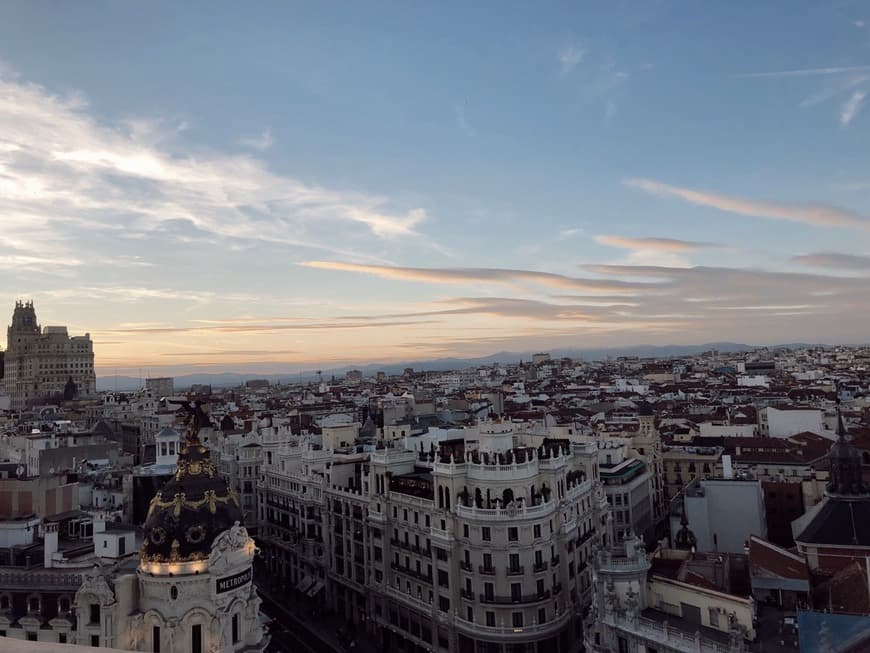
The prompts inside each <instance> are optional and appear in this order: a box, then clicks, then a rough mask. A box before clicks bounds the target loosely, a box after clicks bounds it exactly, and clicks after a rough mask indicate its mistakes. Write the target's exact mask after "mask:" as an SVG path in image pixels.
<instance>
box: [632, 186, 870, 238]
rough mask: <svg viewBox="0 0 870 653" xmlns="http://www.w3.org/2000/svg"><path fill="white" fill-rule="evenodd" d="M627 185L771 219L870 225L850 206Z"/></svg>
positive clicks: (825, 224) (822, 223) (869, 221)
mask: <svg viewBox="0 0 870 653" xmlns="http://www.w3.org/2000/svg"><path fill="white" fill-rule="evenodd" d="M623 183H624V184H625V185H626V186H631V187H633V188H639V189H640V190H643V191H645V192H647V193H650V194H651V195H657V196H659V197H677V198H679V199H682V200H684V201H686V202H689V203H691V204H695V205H698V206H708V207H711V208H715V209H719V210H720V211H728V212H730V213H737V214H739V215H746V216H751V217H756V218H767V219H771V220H787V221H789V222H801V223H803V224H812V225H816V226H820V227H855V228H860V229H868V228H870V219H868V218H867V217H865V216H863V215H860V214H859V213H856V212H854V211H850V210H848V209H843V208H839V207H836V206H829V205H825V204H785V203H779V202H765V201H759V200H751V199H744V198H740V197H730V196H727V195H718V194H716V193H710V192H706V191H699V190H693V189H690V188H681V187H678V186H669V185H667V184H663V183H661V182H658V181H653V180H650V179H626V180H624V181H623Z"/></svg>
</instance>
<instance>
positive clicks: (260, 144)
mask: <svg viewBox="0 0 870 653" xmlns="http://www.w3.org/2000/svg"><path fill="white" fill-rule="evenodd" d="M274 144H275V141H274V140H273V139H272V130H271V129H267V130H265V131H264V132H263V133H262V134H260V135H259V136H248V137H246V138H240V139H239V145H244V146H245V147H252V148H254V149H255V150H260V151H265V150H268V149H269V148H271V147H272V146H273V145H274Z"/></svg>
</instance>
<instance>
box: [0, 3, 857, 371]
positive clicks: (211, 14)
mask: <svg viewBox="0 0 870 653" xmlns="http://www.w3.org/2000/svg"><path fill="white" fill-rule="evenodd" d="M868 93H870V6H868V5H867V4H866V3H863V2H845V1H843V2H840V1H835V2H798V1H796V0H789V1H782V2H775V1H771V2H764V3H758V2H749V1H742V0H738V1H736V2H729V3H690V2H669V1H667V0H660V1H650V2H627V1H621V0H614V1H612V2H606V3H601V2H570V3H554V2H541V3H527V2H516V3H513V2H477V3H467V2H439V3H407V2H394V3H390V2H383V3H382V2H374V1H372V2H365V3H337V2H315V3H301V2H298V3H297V2H274V3H270V2H258V3H255V4H254V5H250V4H239V3H230V2H194V1H190V2H185V3H174V2H149V3H119V2H97V1H94V2H88V3H64V2H47V1H45V2H43V1H38V0H35V1H33V2H27V3H22V2H11V1H8V2H7V1H3V2H0V315H2V313H3V309H2V307H3V306H6V307H7V308H6V311H7V312H8V315H9V317H11V314H12V309H13V307H14V302H15V300H16V299H19V298H20V299H27V300H33V301H34V303H35V306H36V310H37V315H38V317H39V320H40V322H41V323H42V324H43V326H45V325H52V324H66V325H68V326H69V328H70V331H71V332H72V333H74V334H79V333H85V332H87V333H90V334H91V337H92V338H93V339H94V342H95V351H96V360H95V363H96V366H97V371H98V374H112V373H116V372H117V373H121V374H124V373H135V372H136V371H138V370H145V372H146V373H150V374H163V373H168V374H178V373H182V372H184V371H201V370H217V369H222V370H233V371H244V369H245V366H252V365H256V366H257V369H260V370H263V369H265V368H268V367H269V366H272V367H274V369H275V371H282V370H285V369H291V368H307V369H311V368H312V367H324V368H327V367H332V366H339V365H343V364H347V363H350V364H354V363H368V362H392V361H403V360H421V359H426V358H438V357H445V356H460V357H471V356H483V355H488V354H492V353H495V352H499V351H529V350H538V349H541V350H546V349H550V348H575V347H576V348H587V347H590V348H591V347H596V348H599V347H607V346H626V345H636V344H670V343H679V344H696V343H704V342H711V341H735V342H745V343H750V344H776V343H784V342H799V341H802V342H824V343H830V344H837V343H858V342H867V340H868V337H867V328H866V325H867V324H868V322H870V283H868V282H870V279H868V276H870V154H868V153H870V109H868V107H867V106H866V105H867V104H868V103H870V98H867V95H868ZM6 319H7V320H8V318H6ZM7 323H8V322H7Z"/></svg>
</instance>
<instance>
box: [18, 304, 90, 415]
mask: <svg viewBox="0 0 870 653" xmlns="http://www.w3.org/2000/svg"><path fill="white" fill-rule="evenodd" d="M70 378H72V380H73V382H74V383H75V384H76V386H77V392H78V396H88V395H92V394H94V393H95V392H96V382H97V380H96V375H95V373H94V346H93V342H92V341H91V337H90V334H85V335H84V336H73V337H70V336H69V334H68V333H67V330H66V327H45V329H42V328H41V327H40V326H39V324H38V323H37V321H36V312H35V310H34V308H33V304H32V303H27V304H24V303H22V302H16V304H15V310H14V312H13V315H12V324H11V325H10V326H9V329H8V330H7V346H6V355H5V358H4V378H3V382H4V384H5V388H6V392H7V394H9V395H10V398H11V404H12V409H13V410H22V409H24V408H25V407H26V406H27V405H28V403H30V402H34V401H39V400H40V399H43V398H45V397H49V396H52V395H56V394H63V392H64V388H65V386H66V384H67V381H68V380H69V379H70Z"/></svg>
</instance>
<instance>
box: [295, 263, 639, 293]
mask: <svg viewBox="0 0 870 653" xmlns="http://www.w3.org/2000/svg"><path fill="white" fill-rule="evenodd" d="M300 265H303V266H305V267H309V268H317V269H320V270H337V271H341V272H356V273H362V274H370V275H374V276H376V277H381V278H382V279H394V280H398V281H418V282H424V283H447V284H454V283H463V284H465V283H473V284H487V283H489V284H509V285H517V284H523V283H525V284H539V285H543V286H548V287H552V288H568V289H574V290H580V291H585V292H610V293H634V292H639V291H641V290H644V291H649V290H654V285H653V284H636V283H631V282H625V281H614V280H608V279H581V278H578V277H568V276H564V275H561V274H553V273H551V272H537V271H533V270H514V269H505V268H414V267H398V266H387V265H362V264H358V263H345V262H341V261H305V262H303V263H300Z"/></svg>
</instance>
